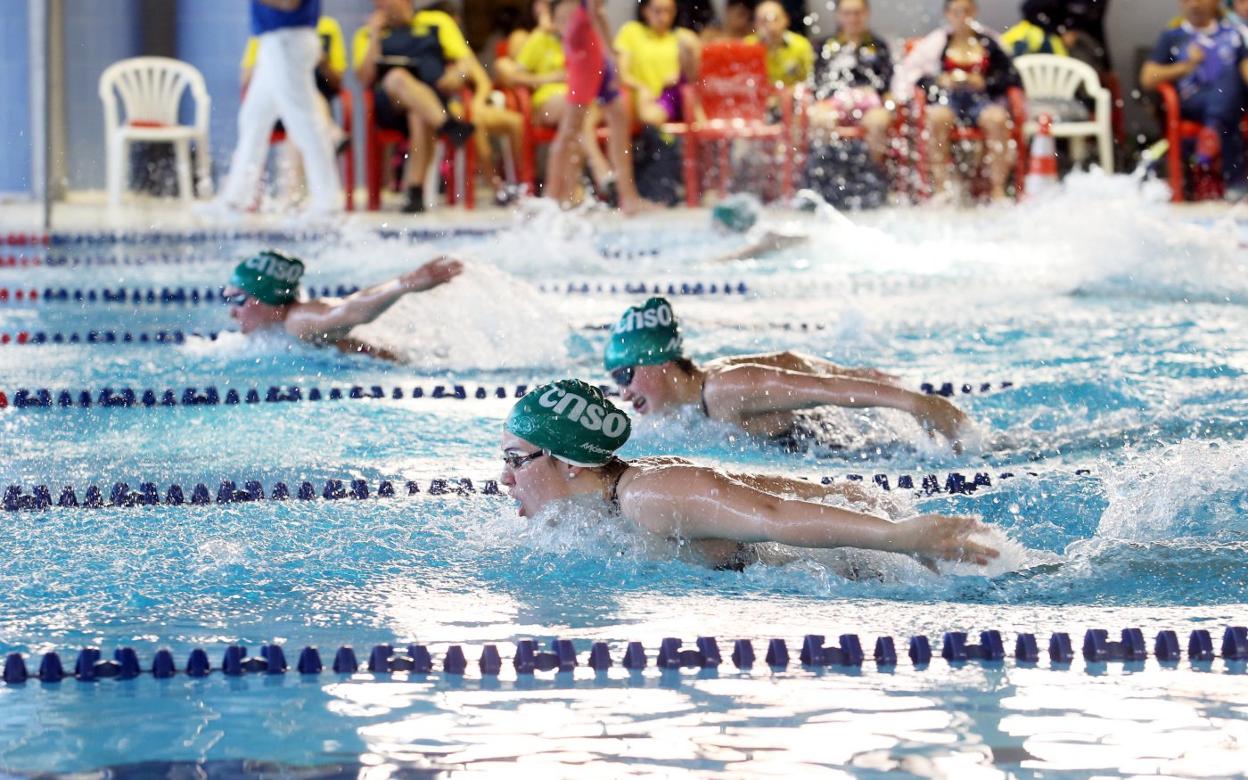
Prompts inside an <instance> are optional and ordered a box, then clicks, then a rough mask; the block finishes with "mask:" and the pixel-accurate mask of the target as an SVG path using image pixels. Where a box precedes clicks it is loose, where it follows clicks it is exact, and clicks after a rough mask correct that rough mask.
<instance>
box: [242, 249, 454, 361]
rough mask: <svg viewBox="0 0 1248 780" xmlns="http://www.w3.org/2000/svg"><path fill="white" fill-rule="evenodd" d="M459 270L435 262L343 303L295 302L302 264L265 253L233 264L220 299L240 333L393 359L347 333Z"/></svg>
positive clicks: (448, 263) (321, 300)
mask: <svg viewBox="0 0 1248 780" xmlns="http://www.w3.org/2000/svg"><path fill="white" fill-rule="evenodd" d="M462 270H463V264H462V263H460V261H458V260H454V259H452V258H448V257H439V258H437V259H435V260H430V261H429V262H428V263H425V264H424V265H422V266H421V267H420V268H417V269H416V270H414V271H408V272H407V273H405V274H403V275H402V276H399V277H397V278H395V279H391V280H390V281H388V282H382V283H381V284H377V285H374V286H372V287H369V288H368V289H366V290H360V291H359V292H357V293H353V294H351V295H348V296H347V297H345V298H314V299H311V300H307V299H304V300H300V298H299V280H300V279H301V278H302V277H303V261H302V260H300V259H298V258H297V257H291V256H290V255H287V254H285V253H282V252H279V251H277V250H274V249H266V250H264V251H262V252H259V253H257V254H255V255H253V256H252V257H249V258H247V259H246V260H244V261H243V262H241V263H239V264H238V266H237V267H236V268H235V269H234V273H233V275H232V276H230V282H229V284H228V285H227V286H226V288H225V295H226V298H227V300H229V301H230V302H231V304H232V307H231V309H230V316H231V317H233V318H234V320H235V321H236V322H238V324H239V328H240V329H241V330H242V332H243V333H253V332H255V331H259V330H265V329H270V328H281V329H282V330H284V331H285V332H286V333H287V334H289V335H291V336H294V337H296V338H298V339H301V340H303V341H307V342H310V343H313V344H320V345H332V346H335V347H337V348H338V349H340V350H342V351H343V352H359V353H364V354H369V355H374V356H376V357H380V358H383V359H386V360H396V359H397V358H396V357H395V356H394V355H393V354H391V353H390V352H387V351H386V350H384V349H380V348H378V347H374V346H371V345H369V344H365V343H364V342H362V341H359V340H358V339H353V338H351V336H350V335H349V334H350V331H351V329H352V328H354V327H355V326H357V325H364V324H366V323H369V322H372V321H373V320H375V319H377V318H378V317H379V316H381V314H382V312H384V311H385V310H386V309H389V308H390V307H391V306H392V305H394V303H395V301H397V300H399V298H402V297H403V296H404V295H407V294H408V293H414V292H424V291H425V290H431V289H433V288H434V287H437V286H438V285H441V284H445V283H447V282H449V281H450V280H451V279H454V278H455V277H456V276H458V275H459V273H460V271H462Z"/></svg>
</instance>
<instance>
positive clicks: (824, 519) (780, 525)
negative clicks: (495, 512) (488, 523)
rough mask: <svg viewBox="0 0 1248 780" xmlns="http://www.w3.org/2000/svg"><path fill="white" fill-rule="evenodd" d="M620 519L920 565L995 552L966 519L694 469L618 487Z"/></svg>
mask: <svg viewBox="0 0 1248 780" xmlns="http://www.w3.org/2000/svg"><path fill="white" fill-rule="evenodd" d="M620 508H621V511H622V512H623V514H624V515H625V516H626V517H628V518H630V519H632V520H634V521H635V522H637V523H638V524H639V525H641V526H642V527H644V528H646V529H647V530H649V531H651V532H653V533H656V534H659V535H661V536H679V537H683V538H686V539H727V540H730V541H735V542H741V543H750V542H777V543H779V544H787V545H791V546H794V547H857V548H861V549H866V550H883V551H885V552H895V553H902V554H906V555H913V556H915V557H916V558H919V559H920V560H921V561H924V562H930V561H932V560H950V561H962V562H966V563H975V564H978V565H980V566H984V565H987V563H988V561H989V559H992V558H996V557H997V556H998V555H999V553H998V552H997V551H996V550H995V549H993V548H991V547H988V546H987V545H983V544H979V543H977V542H973V541H970V540H969V538H968V537H969V536H970V535H971V534H974V533H976V532H979V531H983V530H985V529H986V528H987V527H986V526H985V525H984V524H982V523H980V522H979V521H978V520H975V519H974V518H970V517H945V516H942V515H920V516H917V517H912V518H909V519H906V520H902V521H899V522H892V521H889V520H885V519H883V518H879V517H872V516H871V515H864V514H860V513H858V512H852V511H849V510H846V509H839V508H836V507H830V506H826V505H824V504H817V503H814V502H811V501H803V500H799V499H786V498H781V497H779V496H776V495H773V494H771V493H768V492H764V491H761V490H757V489H755V488H753V487H750V486H749V485H746V484H743V483H742V482H740V481H738V480H736V479H733V478H732V477H730V476H728V475H727V474H723V473H722V472H719V471H716V470H714V469H710V468H705V467H700V466H681V465H676V466H668V467H665V468H660V469H654V470H650V471H647V472H645V473H641V474H638V475H637V476H636V477H634V478H633V479H631V480H629V481H628V482H627V484H622V485H621V490H620Z"/></svg>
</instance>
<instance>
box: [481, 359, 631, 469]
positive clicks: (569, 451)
mask: <svg viewBox="0 0 1248 780" xmlns="http://www.w3.org/2000/svg"><path fill="white" fill-rule="evenodd" d="M504 427H505V428H506V429H507V430H508V431H509V432H511V433H513V434H515V435H516V436H519V437H520V438H522V439H524V440H525V441H527V442H529V443H530V444H533V445H534V446H537V447H541V448H542V449H544V450H548V451H549V452H550V454H552V455H554V456H555V457H557V458H559V459H560V460H564V461H567V462H568V463H571V464H572V465H574V466H591V467H592V466H602V465H604V464H606V463H609V462H610V461H611V458H613V457H614V456H615V451H616V450H618V449H619V448H620V447H623V446H624V442H626V441H628V434H629V433H630V431H631V429H632V423H630V422H629V420H628V415H627V414H625V413H624V412H622V411H620V410H619V408H617V407H616V406H615V404H613V403H611V402H610V401H608V400H607V399H606V397H605V396H603V394H602V391H601V390H599V389H598V388H596V387H594V386H593V385H590V384H586V383H585V382H582V381H581V380H579V379H561V380H559V381H558V382H553V383H551V384H548V385H542V386H541V387H538V388H536V389H534V390H530V391H529V393H528V394H527V395H525V396H524V397H523V398H521V399H520V400H519V401H517V402H516V405H515V406H513V407H512V408H511V414H509V415H508V416H507V423H506V425H505V426H504Z"/></svg>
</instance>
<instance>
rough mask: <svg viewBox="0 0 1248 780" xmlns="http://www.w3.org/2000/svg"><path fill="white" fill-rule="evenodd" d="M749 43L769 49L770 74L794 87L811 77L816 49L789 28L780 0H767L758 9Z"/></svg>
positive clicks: (782, 82)
mask: <svg viewBox="0 0 1248 780" xmlns="http://www.w3.org/2000/svg"><path fill="white" fill-rule="evenodd" d="M745 41H746V43H761V44H762V45H763V47H764V48H765V49H767V77H768V78H769V79H771V80H772V81H773V82H777V83H780V84H783V85H784V86H786V87H791V86H793V85H794V84H800V83H801V82H803V81H805V80H806V79H808V78H810V72H811V69H812V68H813V67H814V64H815V50H814V47H812V46H811V45H810V41H808V40H806V38H805V37H803V36H801V35H799V34H797V33H795V32H790V31H789V15H788V13H786V12H785V10H784V6H782V5H781V4H780V3H778V2H776V0H763V2H761V3H759V4H758V7H757V8H755V9H754V32H753V34H751V35H747V36H745Z"/></svg>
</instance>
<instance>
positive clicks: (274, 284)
mask: <svg viewBox="0 0 1248 780" xmlns="http://www.w3.org/2000/svg"><path fill="white" fill-rule="evenodd" d="M302 278H303V261H302V260H300V259H299V258H297V257H291V256H290V255H287V254H285V253H283V252H279V251H277V250H276V249H265V250H263V251H261V252H258V253H256V254H254V255H252V256H251V257H249V258H247V259H246V260H244V261H243V262H241V263H239V264H238V265H237V266H236V267H235V268H234V273H233V274H231V275H230V281H229V284H228V285H227V286H226V288H225V295H226V298H227V300H230V301H231V302H232V303H233V306H232V307H231V309H230V316H231V317H233V318H234V319H235V320H237V321H238V324H239V327H240V328H241V329H242V331H243V333H251V332H252V331H255V330H259V329H260V328H264V327H267V326H270V325H273V324H275V323H278V322H281V321H282V320H283V319H285V310H284V308H283V307H285V306H288V305H290V304H292V303H294V302H295V301H296V300H298V299H299V281H300V280H301V279H302Z"/></svg>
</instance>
